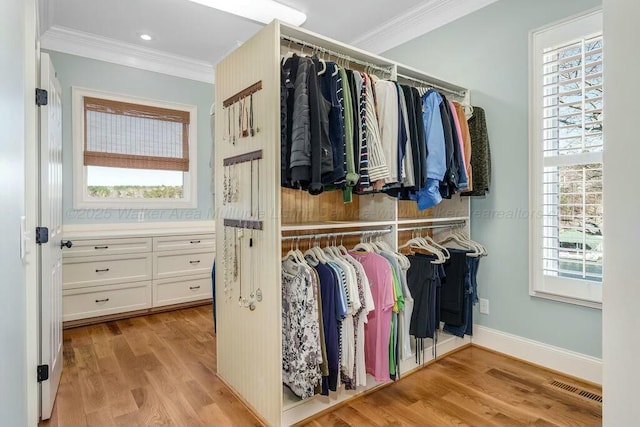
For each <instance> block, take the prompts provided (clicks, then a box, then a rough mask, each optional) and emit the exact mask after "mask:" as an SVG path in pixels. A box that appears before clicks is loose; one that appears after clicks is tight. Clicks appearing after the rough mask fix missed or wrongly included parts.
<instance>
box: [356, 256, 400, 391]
mask: <svg viewBox="0 0 640 427" xmlns="http://www.w3.org/2000/svg"><path fill="white" fill-rule="evenodd" d="M350 255H351V256H352V257H353V258H355V259H356V260H357V261H358V262H360V263H361V264H362V267H363V268H364V271H365V273H366V275H367V278H368V280H369V285H370V288H371V293H372V295H373V299H374V304H375V307H376V309H375V310H374V311H372V312H370V313H369V315H368V316H367V323H366V325H365V362H366V370H367V373H369V374H371V375H373V376H374V378H375V379H376V381H388V380H389V379H390V376H389V341H390V337H391V312H392V309H393V305H394V299H393V277H392V273H391V266H390V265H389V263H388V262H387V261H386V260H385V259H384V258H383V257H382V256H380V255H378V254H375V253H371V252H364V253H362V252H350Z"/></svg>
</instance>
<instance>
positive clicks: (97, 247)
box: [93, 246, 109, 249]
mask: <svg viewBox="0 0 640 427" xmlns="http://www.w3.org/2000/svg"><path fill="white" fill-rule="evenodd" d="M93 248H94V249H109V246H94V247H93Z"/></svg>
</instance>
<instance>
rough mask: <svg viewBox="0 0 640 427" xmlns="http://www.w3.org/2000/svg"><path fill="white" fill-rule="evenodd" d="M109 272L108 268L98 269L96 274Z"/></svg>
mask: <svg viewBox="0 0 640 427" xmlns="http://www.w3.org/2000/svg"><path fill="white" fill-rule="evenodd" d="M107 271H109V269H108V268H103V269H101V270H98V269H96V273H104V272H107Z"/></svg>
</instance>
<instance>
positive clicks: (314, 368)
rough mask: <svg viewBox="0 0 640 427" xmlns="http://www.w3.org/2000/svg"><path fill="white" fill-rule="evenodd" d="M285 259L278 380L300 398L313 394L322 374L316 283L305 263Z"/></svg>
mask: <svg viewBox="0 0 640 427" xmlns="http://www.w3.org/2000/svg"><path fill="white" fill-rule="evenodd" d="M285 263H286V264H285ZM285 263H283V268H282V326H283V327H282V381H283V383H284V384H285V385H287V386H288V387H289V388H290V389H291V391H293V392H294V393H295V394H296V395H297V396H299V397H300V398H302V399H304V398H307V397H310V396H313V394H314V393H315V387H316V385H317V384H318V383H319V382H320V380H321V378H322V376H321V372H320V364H321V362H322V353H321V348H320V332H319V326H318V312H317V307H318V306H317V302H316V299H315V297H314V292H317V283H316V282H315V280H314V276H313V274H311V272H310V270H309V268H308V267H306V266H304V265H301V264H292V263H287V262H285ZM314 288H315V289H316V291H314Z"/></svg>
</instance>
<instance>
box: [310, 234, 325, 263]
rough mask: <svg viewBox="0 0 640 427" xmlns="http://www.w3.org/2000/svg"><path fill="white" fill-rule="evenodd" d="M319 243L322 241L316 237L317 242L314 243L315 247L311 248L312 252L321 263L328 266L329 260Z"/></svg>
mask: <svg viewBox="0 0 640 427" xmlns="http://www.w3.org/2000/svg"><path fill="white" fill-rule="evenodd" d="M319 242H320V239H319V238H318V237H316V241H315V242H314V244H313V247H312V248H310V251H312V252H313V253H314V254H315V255H316V258H318V260H319V261H320V262H321V263H323V264H326V263H327V262H329V258H328V257H327V256H326V254H325V253H324V251H323V250H322V249H320V246H319Z"/></svg>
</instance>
